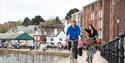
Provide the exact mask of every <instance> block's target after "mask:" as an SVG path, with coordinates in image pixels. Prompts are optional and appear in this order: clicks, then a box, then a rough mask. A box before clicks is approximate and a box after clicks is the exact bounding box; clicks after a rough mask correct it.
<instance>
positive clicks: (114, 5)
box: [110, 0, 125, 39]
mask: <svg viewBox="0 0 125 63" xmlns="http://www.w3.org/2000/svg"><path fill="white" fill-rule="evenodd" d="M110 5H111V6H110V39H113V38H114V37H115V36H117V32H125V13H124V11H125V0H110ZM118 20H119V21H120V22H119V24H118V23H117V21H118Z"/></svg>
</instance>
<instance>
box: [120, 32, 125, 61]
mask: <svg viewBox="0 0 125 63" xmlns="http://www.w3.org/2000/svg"><path fill="white" fill-rule="evenodd" d="M119 37H120V41H119V63H124V57H125V55H124V52H125V51H124V50H125V49H124V44H123V43H124V38H125V33H120V34H119Z"/></svg>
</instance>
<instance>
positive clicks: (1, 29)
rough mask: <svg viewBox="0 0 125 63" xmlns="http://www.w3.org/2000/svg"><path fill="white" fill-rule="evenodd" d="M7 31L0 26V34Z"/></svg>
mask: <svg viewBox="0 0 125 63" xmlns="http://www.w3.org/2000/svg"><path fill="white" fill-rule="evenodd" d="M8 30H9V29H8V28H6V27H3V26H0V33H5V32H7V31H8Z"/></svg>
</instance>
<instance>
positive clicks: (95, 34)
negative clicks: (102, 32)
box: [85, 24, 98, 61]
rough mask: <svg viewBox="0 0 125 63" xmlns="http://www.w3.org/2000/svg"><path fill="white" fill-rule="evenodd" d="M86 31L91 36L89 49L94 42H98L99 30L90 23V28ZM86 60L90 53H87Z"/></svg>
mask: <svg viewBox="0 0 125 63" xmlns="http://www.w3.org/2000/svg"><path fill="white" fill-rule="evenodd" d="M85 31H86V32H87V33H88V37H89V42H88V44H87V49H88V47H90V46H94V43H95V42H96V38H97V37H98V32H97V30H96V29H95V28H94V27H93V26H92V25H91V24H89V26H88V28H85ZM93 49H95V48H93ZM92 52H95V51H94V50H93V51H92ZM87 53H88V52H87ZM86 61H88V54H87V59H86Z"/></svg>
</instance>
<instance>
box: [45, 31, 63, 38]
mask: <svg viewBox="0 0 125 63" xmlns="http://www.w3.org/2000/svg"><path fill="white" fill-rule="evenodd" d="M61 32H63V33H64V31H59V32H57V33H56V34H54V33H52V34H51V35H48V36H47V37H57V36H58V35H59V34H60V33H61Z"/></svg>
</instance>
